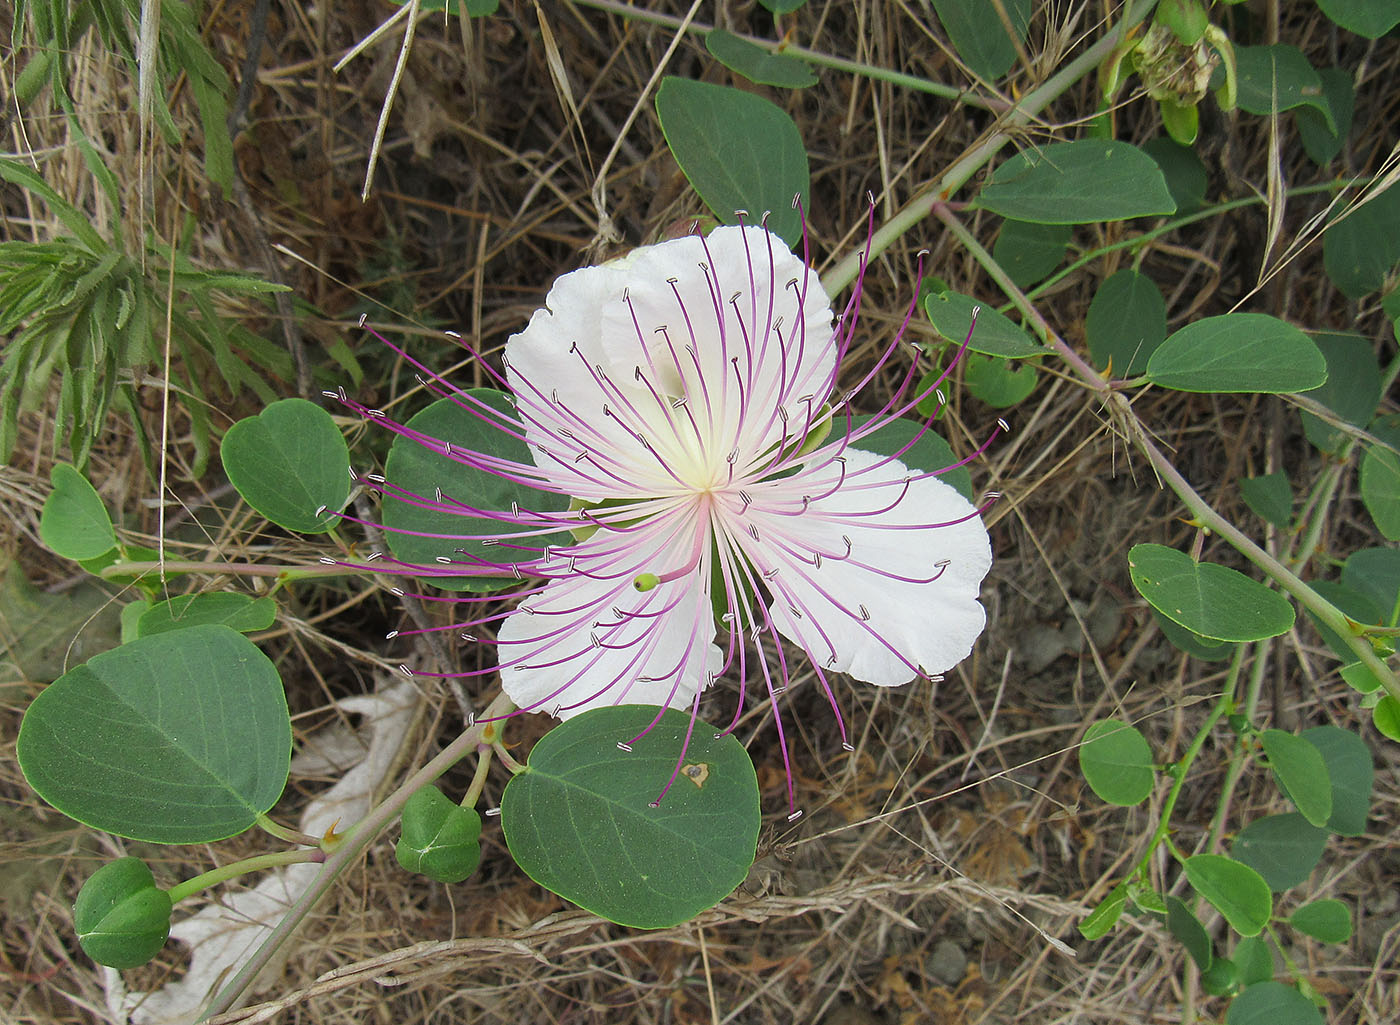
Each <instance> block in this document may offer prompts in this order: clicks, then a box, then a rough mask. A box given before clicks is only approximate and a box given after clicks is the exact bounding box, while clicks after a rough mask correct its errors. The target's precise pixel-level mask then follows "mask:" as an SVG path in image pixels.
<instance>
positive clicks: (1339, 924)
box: [1288, 898, 1351, 943]
mask: <svg viewBox="0 0 1400 1025" xmlns="http://www.w3.org/2000/svg"><path fill="white" fill-rule="evenodd" d="M1288 924H1289V925H1291V926H1293V928H1295V929H1297V930H1298V931H1299V932H1301V933H1306V934H1307V935H1309V936H1311V937H1312V938H1313V939H1315V940H1320V941H1321V942H1323V943H1345V942H1346V941H1347V940H1349V939H1351V911H1350V910H1349V909H1348V908H1347V906H1346V904H1344V903H1343V902H1342V901H1339V900H1333V899H1331V898H1328V899H1325V900H1315V901H1313V902H1312V903H1311V904H1304V905H1303V906H1302V907H1300V908H1299V909H1298V910H1297V911H1295V912H1293V914H1291V915H1289V916H1288Z"/></svg>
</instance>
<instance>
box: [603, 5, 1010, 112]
mask: <svg viewBox="0 0 1400 1025" xmlns="http://www.w3.org/2000/svg"><path fill="white" fill-rule="evenodd" d="M578 3H579V4H580V5H581V6H583V7H593V8H596V9H597V10H600V11H608V12H609V13H611V14H616V15H618V16H619V17H622V18H626V19H628V20H629V21H643V22H647V23H648V24H651V25H663V26H665V27H666V28H669V29H673V30H674V29H681V28H684V29H685V30H686V31H687V32H694V33H696V34H697V35H701V36H705V35H709V34H710V33H711V32H713V31H714V26H713V25H706V24H703V23H701V22H698V21H692V22H690V23H689V24H688V25H687V24H686V23H685V19H684V18H678V17H676V16H675V15H673V14H662V13H660V12H659V11H649V10H646V9H645V8H643V7H640V6H634V5H632V4H629V3H623V2H621V0H578ZM732 34H733V35H736V36H738V37H739V38H740V39H742V40H744V41H745V42H749V43H753V44H754V45H755V46H760V47H762V48H763V49H764V50H771V49H772V47H773V41H772V40H771V39H762V38H760V37H758V36H748V35H744V34H743V33H740V32H736V33H732ZM780 52H781V53H783V54H784V55H789V56H793V57H800V58H801V59H802V60H804V61H807V62H808V63H810V64H816V65H817V66H819V67H823V68H832V69H833V70H836V71H846V72H850V73H851V74H853V75H860V76H861V77H863V78H871V79H874V80H876V81H878V82H889V83H890V84H891V85H898V86H903V87H904V88H905V89H912V90H913V91H915V92H921V93H928V94H929V95H932V96H939V97H942V98H943V99H945V100H956V101H957V102H959V103H963V104H966V105H967V106H969V107H980V108H982V109H983V110H991V111H996V110H1001V109H1004V108H1005V106H1006V104H1005V103H1003V102H1002V101H999V100H993V99H987V98H985V97H982V96H977V95H975V94H972V93H969V92H968V91H967V90H966V89H963V88H959V87H958V86H952V85H944V84H943V83H942V82H931V81H929V80H928V79H927V78H919V77H918V76H917V75H906V74H904V73H903V72H900V71H889V70H887V69H885V68H878V67H875V66H873V65H870V64H862V63H861V62H860V61H853V60H849V59H848V58H845V57H833V56H831V55H830V54H825V53H819V52H817V51H816V50H808V49H807V48H806V47H802V46H795V45H792V44H789V45H786V46H783V47H782V48H781V50H780Z"/></svg>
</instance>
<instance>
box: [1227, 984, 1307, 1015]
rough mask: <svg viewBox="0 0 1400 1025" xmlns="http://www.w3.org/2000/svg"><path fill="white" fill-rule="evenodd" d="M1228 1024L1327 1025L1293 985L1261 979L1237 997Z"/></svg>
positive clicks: (1231, 1006)
mask: <svg viewBox="0 0 1400 1025" xmlns="http://www.w3.org/2000/svg"><path fill="white" fill-rule="evenodd" d="M1225 1022H1226V1025H1325V1022H1324V1020H1323V1017H1322V1012H1321V1011H1319V1010H1318V1009H1317V1008H1316V1007H1314V1006H1313V1002H1312V1001H1311V1000H1309V999H1308V998H1307V997H1305V996H1303V994H1301V993H1299V992H1298V990H1297V989H1295V988H1294V987H1292V986H1287V985H1284V984H1283V983H1282V982H1259V983H1256V984H1254V985H1253V986H1250V987H1249V988H1248V989H1247V990H1245V991H1244V992H1243V993H1241V994H1240V995H1239V996H1237V997H1235V999H1234V1000H1233V1001H1231V1002H1230V1010H1228V1011H1227V1012H1225Z"/></svg>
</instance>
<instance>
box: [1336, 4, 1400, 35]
mask: <svg viewBox="0 0 1400 1025" xmlns="http://www.w3.org/2000/svg"><path fill="white" fill-rule="evenodd" d="M1317 6H1318V7H1321V8H1322V13H1323V14H1325V15H1327V17H1329V18H1331V19H1332V20H1333V21H1334V22H1336V23H1337V24H1338V25H1340V26H1342V28H1344V29H1347V30H1348V31H1350V32H1355V33H1356V34H1357V35H1358V36H1365V37H1366V38H1367V39H1379V38H1380V37H1381V36H1383V35H1385V34H1386V33H1387V32H1389V31H1390V30H1391V29H1393V28H1394V27H1395V26H1396V25H1400V6H1396V4H1395V3H1394V0H1317Z"/></svg>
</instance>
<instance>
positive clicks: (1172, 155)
mask: <svg viewBox="0 0 1400 1025" xmlns="http://www.w3.org/2000/svg"><path fill="white" fill-rule="evenodd" d="M1142 151H1143V152H1144V153H1146V154H1147V155H1148V156H1149V157H1151V158H1152V159H1153V160H1154V161H1156V163H1157V166H1158V167H1159V168H1161V170H1162V177H1163V178H1165V179H1166V182H1167V191H1168V192H1169V193H1170V194H1171V197H1172V201H1173V202H1174V203H1176V212H1177V213H1179V214H1189V213H1192V212H1194V211H1195V210H1197V209H1199V208H1200V207H1201V206H1202V205H1203V204H1204V203H1205V201H1206V188H1207V187H1208V186H1209V184H1210V175H1209V174H1208V173H1207V171H1206V165H1205V164H1204V163H1202V162H1201V158H1200V157H1199V156H1197V155H1196V151H1195V150H1194V149H1192V148H1191V147H1190V146H1183V145H1182V144H1181V143H1179V142H1177V141H1175V140H1174V139H1169V138H1167V137H1166V136H1163V135H1159V136H1158V137H1157V138H1155V139H1148V140H1147V141H1146V142H1145V143H1143V144H1142Z"/></svg>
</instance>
